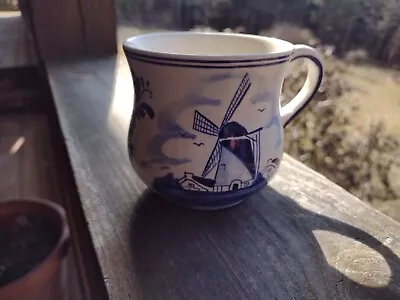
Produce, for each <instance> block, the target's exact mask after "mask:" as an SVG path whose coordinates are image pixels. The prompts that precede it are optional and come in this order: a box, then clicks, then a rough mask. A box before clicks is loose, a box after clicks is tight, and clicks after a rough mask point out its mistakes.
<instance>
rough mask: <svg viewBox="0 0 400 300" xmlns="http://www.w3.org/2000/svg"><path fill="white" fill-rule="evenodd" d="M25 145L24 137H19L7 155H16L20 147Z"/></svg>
mask: <svg viewBox="0 0 400 300" xmlns="http://www.w3.org/2000/svg"><path fill="white" fill-rule="evenodd" d="M24 143H25V138H24V137H19V138H18V139H17V140H16V141H15V143H14V144H13V145H12V146H11V148H10V150H9V151H8V153H9V154H10V155H14V154H15V153H17V152H18V151H19V150H20V149H21V147H22V146H23V145H24Z"/></svg>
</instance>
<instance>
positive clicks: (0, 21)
mask: <svg viewBox="0 0 400 300" xmlns="http://www.w3.org/2000/svg"><path fill="white" fill-rule="evenodd" d="M34 65H37V57H36V52H35V49H34V47H33V41H32V36H31V34H30V31H29V30H28V28H27V27H26V24H25V23H24V20H23V18H22V17H21V13H20V12H2V11H0V69H7V68H17V67H26V66H34Z"/></svg>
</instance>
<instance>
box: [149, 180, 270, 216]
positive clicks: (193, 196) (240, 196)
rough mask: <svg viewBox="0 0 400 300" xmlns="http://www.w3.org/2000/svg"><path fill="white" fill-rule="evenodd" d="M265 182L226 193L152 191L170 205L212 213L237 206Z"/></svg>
mask: <svg viewBox="0 0 400 300" xmlns="http://www.w3.org/2000/svg"><path fill="white" fill-rule="evenodd" d="M266 184H267V182H266V181H265V180H263V181H261V182H258V183H257V184H254V185H252V186H250V187H248V188H245V189H240V190H236V191H226V192H218V193H217V192H216V193H210V192H197V191H188V190H178V189H173V188H162V187H156V186H153V187H152V188H153V190H154V191H155V192H156V193H157V194H159V195H160V196H161V197H163V198H165V199H167V200H169V201H171V202H172V203H174V204H176V205H178V206H182V207H185V208H189V209H193V210H202V211H212V210H222V209H227V208H231V207H233V206H237V205H239V204H241V203H242V202H243V201H245V200H246V199H247V198H249V197H250V196H251V195H253V194H255V193H257V192H258V191H260V190H261V189H262V188H263V187H264V186H265V185H266Z"/></svg>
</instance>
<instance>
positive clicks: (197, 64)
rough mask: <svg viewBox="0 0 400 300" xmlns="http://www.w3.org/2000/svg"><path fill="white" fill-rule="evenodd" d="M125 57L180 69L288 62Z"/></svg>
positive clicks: (283, 60)
mask: <svg viewBox="0 0 400 300" xmlns="http://www.w3.org/2000/svg"><path fill="white" fill-rule="evenodd" d="M125 54H126V57H127V58H129V59H134V60H137V61H141V62H144V63H149V64H153V65H159V66H168V67H180V68H181V67H182V68H197V69H240V68H246V69H248V68H259V67H266V66H273V65H280V64H284V63H286V62H288V61H289V57H275V58H265V59H258V60H257V59H255V60H249V61H246V60H243V61H241V60H234V61H203V60H193V62H192V61H190V60H183V61H180V60H178V59H166V58H164V57H156V56H149V57H144V56H142V55H137V54H136V53H135V54H132V53H128V52H125Z"/></svg>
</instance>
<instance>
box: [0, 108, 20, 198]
mask: <svg viewBox="0 0 400 300" xmlns="http://www.w3.org/2000/svg"><path fill="white" fill-rule="evenodd" d="M21 131H22V130H21V117H20V116H19V115H15V114H9V115H1V116H0V198H6V197H7V198H12V197H19V196H20V195H21V194H20V187H19V178H20V175H21V168H20V161H21V158H20V156H21V152H20V149H21V146H23V139H22V137H21Z"/></svg>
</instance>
